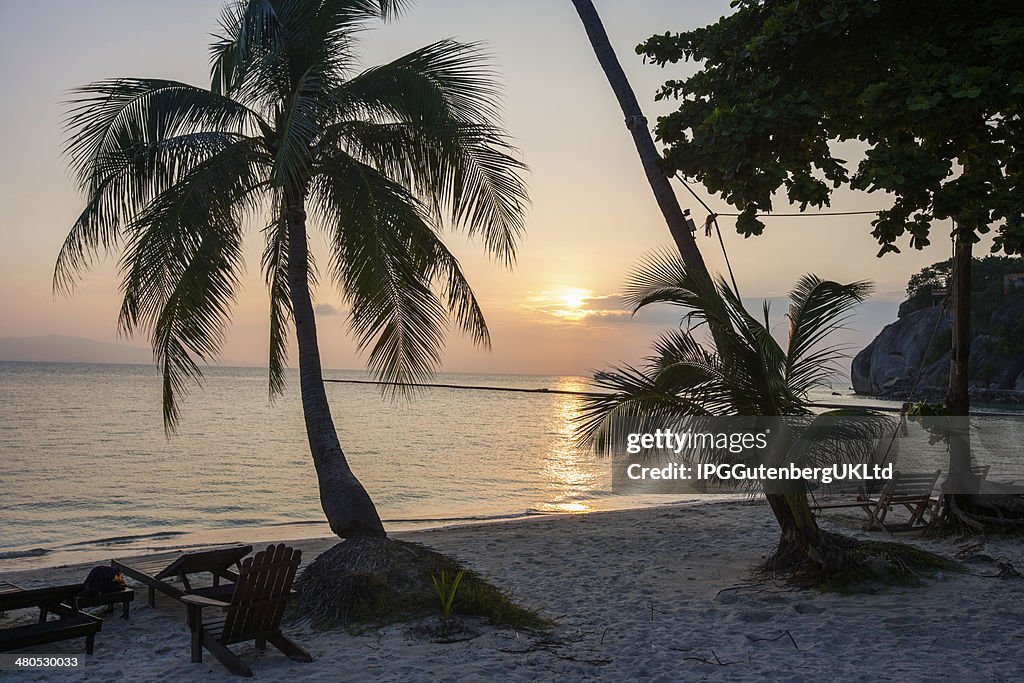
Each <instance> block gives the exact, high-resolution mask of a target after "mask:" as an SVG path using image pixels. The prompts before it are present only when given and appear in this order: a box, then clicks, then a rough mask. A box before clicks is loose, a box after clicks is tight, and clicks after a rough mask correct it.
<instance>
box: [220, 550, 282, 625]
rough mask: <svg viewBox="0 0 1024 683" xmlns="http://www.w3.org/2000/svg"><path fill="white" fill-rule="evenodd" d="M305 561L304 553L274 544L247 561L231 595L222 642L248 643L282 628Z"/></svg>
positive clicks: (243, 564)
mask: <svg viewBox="0 0 1024 683" xmlns="http://www.w3.org/2000/svg"><path fill="white" fill-rule="evenodd" d="M301 561H302V551H301V550H296V549H295V548H289V547H288V546H286V545H284V544H278V545H271V546H269V547H267V549H266V550H261V551H260V552H258V553H256V555H255V556H253V557H249V558H246V559H245V561H244V562H243V563H242V571H241V572H240V573H239V575H238V581H237V582H236V583H235V592H234V594H233V595H232V596H231V605H230V607H228V614H227V618H226V619H225V621H224V631H223V632H222V634H221V642H223V643H231V642H237V641H240V640H248V639H249V638H253V637H257V636H259V635H260V634H266V633H271V632H274V631H276V630H278V629H279V628H280V626H281V618H282V617H283V616H284V608H285V604H286V603H287V601H288V598H289V597H290V596H291V590H292V581H294V579H295V572H296V571H298V568H299V564H300V563H301Z"/></svg>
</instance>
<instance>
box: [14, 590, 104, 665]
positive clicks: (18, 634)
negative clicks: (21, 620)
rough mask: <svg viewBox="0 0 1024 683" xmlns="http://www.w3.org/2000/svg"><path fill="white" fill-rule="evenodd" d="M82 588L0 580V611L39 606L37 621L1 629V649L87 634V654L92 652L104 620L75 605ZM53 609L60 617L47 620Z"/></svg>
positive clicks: (44, 643) (16, 647)
mask: <svg viewBox="0 0 1024 683" xmlns="http://www.w3.org/2000/svg"><path fill="white" fill-rule="evenodd" d="M81 591H82V584H80V583H75V584H69V585H66V586H50V587H47V588H33V589H25V588H21V587H20V586H16V585H15V584H13V583H7V582H6V581H5V582H2V583H0V612H6V611H10V610H16V609H30V608H38V609H39V621H38V623H35V624H24V625H21V626H11V627H8V628H4V629H0V652H8V651H10V650H20V649H21V648H24V647H31V646H33V645H46V644H49V643H56V642H59V641H61V640H71V639H72V638H82V637H84V638H85V653H86V654H89V655H91V654H92V652H93V644H94V642H95V639H96V634H97V633H98V632H99V631H100V629H101V628H102V626H103V620H102V619H100V618H98V617H94V616H92V615H91V614H85V613H84V612H81V611H79V610H78V608H77V607H75V606H74V604H75V603H74V596H75V595H76V594H78V593H80V592H81ZM51 612H52V613H55V614H57V615H59V616H58V618H57V619H53V620H48V619H47V615H48V614H49V613H51Z"/></svg>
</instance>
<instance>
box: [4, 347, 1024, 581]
mask: <svg viewBox="0 0 1024 683" xmlns="http://www.w3.org/2000/svg"><path fill="white" fill-rule="evenodd" d="M265 372H266V371H265V370H262V369H259V368H212V369H209V370H208V371H207V372H206V381H205V386H204V387H203V388H198V387H197V388H196V389H195V390H193V392H192V393H191V395H190V396H188V397H187V398H185V399H184V400H183V402H182V408H183V412H182V420H181V426H180V429H179V432H178V433H177V434H175V435H173V436H171V437H167V436H166V435H165V434H164V430H163V424H162V420H161V414H160V378H159V376H158V374H157V372H156V370H155V369H154V368H152V367H148V366H129V365H91V364H62V363H5V362H0V570H4V569H7V570H10V569H17V568H23V567H27V566H33V565H39V564H55V563H58V562H60V563H66V562H74V561H86V560H87V559H101V558H109V557H112V556H117V555H127V554H133V553H137V552H142V551H149V550H157V549H163V548H167V547H182V546H188V545H201V544H205V543H213V542H227V541H234V540H240V539H248V540H254V539H260V540H263V539H266V540H271V539H287V538H301V537H316V536H324V535H329V533H330V531H329V529H328V528H327V525H326V523H325V522H324V520H323V516H322V513H321V511H320V503H319V499H318V493H317V485H316V476H315V472H314V469H313V465H312V461H311V458H310V455H309V452H308V450H307V445H306V436H305V429H304V426H303V422H302V411H301V405H300V401H299V396H298V381H297V376H296V375H294V373H293V375H292V376H291V377H290V381H289V384H288V389H287V392H286V394H285V395H284V396H282V397H279V398H278V399H277V400H276V401H275V402H273V403H271V402H270V401H269V400H268V396H267V380H266V374H265ZM326 377H327V378H331V379H366V378H367V377H366V375H365V374H364V373H361V372H342V371H328V372H327V373H326ZM436 381H437V382H439V383H450V384H461V385H483V386H496V387H516V388H527V389H542V388H546V389H551V390H569V391H585V390H587V389H588V385H587V380H586V379H584V378H581V377H542V376H534V375H469V374H443V375H439V376H438V377H437V379H436ZM327 391H328V396H329V398H330V400H331V407H332V411H333V414H334V418H335V422H336V425H337V428H338V431H339V436H340V438H341V443H342V446H343V448H344V449H345V452H346V455H347V457H348V458H349V461H350V463H351V465H352V467H353V469H354V470H355V472H356V474H357V476H358V477H359V478H360V479H361V481H362V482H363V484H364V485H365V486H366V488H367V490H368V491H369V492H370V495H371V496H372V497H373V499H374V501H375V503H376V504H377V506H378V510H379V511H380V514H381V517H382V518H383V519H384V521H385V526H386V527H387V528H388V529H389V530H392V531H393V530H400V529H407V528H415V527H422V526H438V525H442V524H449V523H460V522H469V521H480V520H496V519H505V518H515V517H521V516H526V515H533V514H551V513H566V514H571V513H581V512H589V511H594V510H606V509H616V508H626V507H638V506H644V505H654V504H665V503H671V502H676V501H678V500H684V499H694V498H701V497H700V496H692V495H691V496H675V497H669V498H666V497H665V496H646V497H645V496H639V497H638V496H623V495H618V494H615V493H613V492H612V490H611V467H610V463H609V461H608V459H606V458H604V457H601V456H597V455H594V454H592V453H589V452H584V451H581V450H580V449H579V448H577V446H576V444H575V441H574V435H573V429H574V419H575V418H576V416H577V415H578V411H579V409H580V400H579V398H577V397H574V396H569V395H561V394H554V393H506V392H487V391H466V390H458V389H446V388H432V389H423V390H422V391H420V392H418V393H417V394H416V395H415V396H413V397H412V398H411V400H407V401H399V402H395V401H393V400H391V399H389V398H386V397H383V396H382V395H381V392H380V389H379V388H378V387H375V386H372V385H354V384H334V383H331V384H328V388H327ZM843 393H844V395H843V396H833V395H832V394H831V392H830V391H828V390H823V391H821V392H817V393H816V394H815V395H814V396H813V397H812V398H814V399H816V400H818V401H823V402H824V401H827V402H838V403H842V404H845V405H864V404H867V403H874V404H878V403H879V401H868V400H865V399H862V398H858V397H853V396H850V395H849V393H848V392H843ZM892 405H897V404H892ZM1004 422H1005V424H1004V427H1005V426H1006V425H1009V429H1008V431H1006V430H1003V431H1000V432H999V434H1000V435H1001V434H1003V432H1004V431H1005V432H1006V433H1007V434H1009V435H1010V436H1009V438H1008V440H1006V439H1004V437H1003V436H1000V437H999V439H1000V442H1001V443H1002V441H1006V444H1005V446H1006V448H1004V449H1003V452H1004V455H1003V456H1002V460H1003V461H1004V462H1002V463H997V466H996V467H995V468H994V470H993V471H994V472H997V471H1019V470H1020V469H1021V462H1022V461H1024V454H1022V453H1021V448H1020V444H1021V443H1024V415H1022V419H1010V420H1006V421H1004ZM929 466H930V465H929ZM915 469H916V467H915ZM1022 475H1024V473H1022ZM1017 478H1018V480H1019V479H1021V478H1022V477H1017Z"/></svg>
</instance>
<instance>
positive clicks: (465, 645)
mask: <svg viewBox="0 0 1024 683" xmlns="http://www.w3.org/2000/svg"><path fill="white" fill-rule="evenodd" d="M860 522H861V520H860V519H859V518H858V517H856V516H855V514H854V513H853V512H851V513H845V512H844V513H840V514H832V513H830V514H829V515H828V516H827V517H826V526H829V527H832V528H837V527H838V528H839V529H840V530H842V531H844V532H846V533H851V534H853V535H856V536H859V537H864V538H876V539H877V538H885V537H886V536H888V535H887V534H885V533H883V532H872V533H866V532H860V531H858V529H859V526H860ZM401 537H402V538H406V539H409V540H415V541H418V542H421V543H425V544H427V545H430V546H432V547H434V548H437V549H439V550H441V551H444V552H447V553H450V554H453V555H455V556H457V557H460V558H461V559H463V560H464V561H466V562H467V563H468V564H469V565H470V566H472V567H473V568H475V569H476V570H478V571H479V572H481V573H483V574H484V575H486V576H488V577H490V578H491V579H492V580H493V581H495V582H496V583H498V584H500V585H502V586H504V587H506V588H508V589H509V590H511V591H513V592H514V594H515V596H516V597H517V598H518V599H519V600H520V601H522V602H524V603H525V604H527V605H530V606H533V607H537V608H539V609H540V610H542V612H543V613H544V614H545V615H547V616H548V617H550V618H553V619H555V620H556V621H557V623H558V625H557V627H555V628H554V629H552V630H551V632H550V633H548V634H546V635H535V634H527V633H518V632H516V631H515V630H512V629H508V628H494V627H486V628H481V629H480V635H479V636H478V637H476V638H473V639H471V640H468V641H464V642H455V643H447V644H442V643H437V642H431V641H430V640H427V639H424V638H423V637H421V636H415V635H413V634H411V633H410V630H409V628H408V627H407V626H392V627H388V628H383V629H379V630H373V631H369V632H366V633H363V634H360V635H350V634H348V633H345V632H342V631H332V632H321V631H317V630H315V629H313V628H312V627H310V626H309V625H303V624H297V625H290V626H289V627H288V628H287V631H288V633H289V634H290V635H291V636H292V637H293V638H294V639H295V640H296V641H298V642H299V643H301V644H302V645H303V646H304V647H305V648H306V649H307V650H309V651H310V652H311V653H312V654H313V656H314V657H315V662H314V663H312V664H302V663H297V662H292V661H290V660H288V659H286V658H285V657H284V656H282V655H281V654H279V653H278V652H276V651H275V650H274V649H273V648H270V649H268V650H267V651H266V652H263V653H259V652H257V651H256V650H255V649H254V648H253V647H252V645H251V644H249V645H239V646H235V650H236V651H237V652H239V653H240V654H241V655H242V656H243V657H244V659H245V660H246V661H247V662H248V663H249V665H250V666H251V667H252V669H253V671H254V672H255V674H256V678H257V679H262V680H268V681H301V680H310V681H363V680H380V681H438V680H459V681H463V680H464V681H483V680H501V681H536V680H542V681H566V680H600V681H605V680H607V681H622V680H643V681H679V680H710V681H745V680H763V679H770V680H792V681H803V680H815V681H820V680H921V679H925V678H931V679H935V680H940V679H941V680H965V681H967V680H971V681H975V680H1024V655H1022V654H1021V649H1020V648H1021V643H1022V642H1024V579H1008V580H1002V579H998V578H992V577H991V576H985V575H991V574H994V573H995V572H996V566H995V563H994V561H993V560H1008V561H1010V562H1012V563H1013V564H1014V565H1015V566H1017V567H1021V568H1024V542H1022V541H1019V540H1006V539H1002V540H989V541H988V542H987V543H986V544H985V545H984V546H983V547H976V548H974V550H973V553H972V554H973V559H972V560H970V561H968V562H967V563H966V565H965V566H966V567H967V568H968V570H969V573H967V574H957V573H950V572H943V573H940V574H939V575H937V576H936V577H935V578H932V579H928V580H926V581H924V582H923V583H922V584H921V585H917V586H907V587H899V588H893V589H888V590H886V591H884V592H880V593H878V594H871V595H864V594H861V595H854V596H842V595H835V594H821V593H818V592H815V591H805V590H793V589H790V588H788V587H786V586H783V585H779V584H775V583H773V582H768V583H763V582H761V581H758V580H757V579H754V578H752V574H751V572H750V567H751V566H752V565H753V564H755V563H757V562H759V561H760V560H761V559H762V558H763V557H764V556H765V555H766V554H767V553H768V552H769V551H770V550H771V548H772V545H773V544H774V542H775V540H776V529H775V526H774V521H773V519H772V518H771V515H770V513H769V510H768V508H767V506H766V505H765V504H764V503H763V502H761V503H735V502H732V503H716V504H705V505H690V506H679V507H671V508H654V509H645V510H631V511H620V512H605V513H595V514H590V515H578V516H557V517H545V518H539V519H530V520H523V521H516V522H505V523H500V524H490V525H480V526H471V527H453V528H446V529H439V530H431V531H422V532H415V533H409V534H402V535H401ZM899 540H904V541H907V542H913V543H916V544H919V545H922V546H923V547H926V548H928V549H930V550H933V551H935V552H939V553H941V554H944V555H947V556H950V557H953V556H954V555H956V554H957V553H958V552H961V554H963V552H962V551H963V549H964V548H965V547H966V546H967V545H976V544H977V543H979V540H978V539H972V540H970V541H966V540H958V539H950V540H938V541H924V540H920V539H915V538H913V537H908V536H907V535H906V534H901V535H900V536H899ZM297 544H298V545H299V546H300V547H302V548H303V550H304V553H305V558H306V560H307V561H308V560H309V559H311V558H312V557H313V556H314V555H315V554H316V553H317V552H319V551H321V550H323V549H325V548H327V547H329V545H330V544H331V541H328V540H320V541H299V542H297ZM985 558H990V559H985ZM87 571H88V566H74V567H63V568H51V569H44V570H35V571H31V572H18V573H8V574H2V575H0V578H3V579H6V580H10V581H14V582H16V583H19V584H20V585H24V586H26V587H31V586H37V585H45V584H48V583H54V582H71V581H78V580H81V579H82V578H83V577H84V576H85V574H86V573H87ZM93 611H96V612H98V613H102V609H99V610H93ZM33 616H34V615H33V614H31V613H27V612H18V613H13V614H10V615H8V616H7V617H4V618H0V624H3V625H6V624H10V623H12V620H31V619H32V617H33ZM188 642H189V641H188V630H187V628H186V626H185V621H184V610H183V608H181V607H180V606H178V605H176V604H175V603H174V602H173V601H171V600H170V599H168V598H162V597H161V596H158V601H157V607H156V608H149V607H148V606H146V601H145V591H138V592H137V596H136V603H135V605H134V607H133V609H132V617H131V619H130V620H129V621H124V620H122V619H119V618H117V617H116V615H107V616H106V619H105V623H104V627H103V631H102V632H101V633H100V634H99V636H98V637H97V641H96V651H95V654H94V655H92V656H85V659H86V663H85V666H84V668H83V669H81V670H78V671H74V672H66V673H64V672H62V673H55V672H52V671H51V672H46V673H39V672H34V673H17V674H11V673H4V674H0V676H2V677H3V679H4V680H80V679H81V680H103V681H106V682H108V683H109V682H112V681H193V680H195V681H232V680H239V679H237V678H236V677H234V676H232V675H231V674H229V673H228V672H227V671H226V670H225V669H224V668H223V667H222V666H221V665H220V664H219V663H218V662H217V661H216V660H214V659H213V658H212V657H211V656H210V655H209V654H208V653H207V654H206V655H205V658H204V661H203V663H202V664H192V663H190V661H189V646H188ZM44 649H45V651H46V652H48V653H67V654H81V652H82V645H81V642H80V641H76V642H67V643H60V644H55V645H52V646H48V647H46V648H44ZM44 649H39V648H37V649H35V651H36V652H42V651H44ZM83 656H84V655H83Z"/></svg>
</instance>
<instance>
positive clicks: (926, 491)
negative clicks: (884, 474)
mask: <svg viewBox="0 0 1024 683" xmlns="http://www.w3.org/2000/svg"><path fill="white" fill-rule="evenodd" d="M941 472H942V471H941V470H936V471H935V472H934V473H932V472H927V473H919V472H899V471H897V472H893V476H892V479H890V480H889V481H888V482H886V483H885V485H884V487H883V488H882V490H881V492H880V493H879V494H878V495H877V496H872V495H870V494H869V493H868V492H867V490H866V489H864V488H861V489H860V490H859V492H858V493H857V497H856V500H849V501H842V502H835V503H819V504H816V505H812V506H811V509H813V510H830V509H836V508H860V509H862V510H864V512H865V513H866V514H867V516H868V528H869V529H877V528H879V527H882V528H884V529H886V530H888V531H892V530H893V529H895V528H896V527H895V526H892V525H887V524H886V523H885V517H886V515H887V514H888V513H889V511H890V510H892V508H893V506H899V505H902V506H903V507H905V508H906V509H907V510H909V511H910V521H909V522H908V523H907V524H906V525H901V526H903V527H904V528H908V529H909V528H912V527H914V526H917V525H919V524H924V523H925V515H926V513H928V512H930V511H931V510H932V503H931V501H932V491H933V489H934V488H935V482H936V481H938V479H939V474H941Z"/></svg>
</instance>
